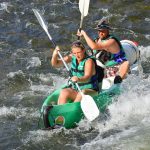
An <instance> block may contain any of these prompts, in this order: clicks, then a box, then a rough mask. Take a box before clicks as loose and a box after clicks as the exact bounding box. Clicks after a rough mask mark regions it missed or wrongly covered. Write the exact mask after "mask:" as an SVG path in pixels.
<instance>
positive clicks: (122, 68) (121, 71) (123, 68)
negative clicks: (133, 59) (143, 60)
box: [119, 61, 129, 79]
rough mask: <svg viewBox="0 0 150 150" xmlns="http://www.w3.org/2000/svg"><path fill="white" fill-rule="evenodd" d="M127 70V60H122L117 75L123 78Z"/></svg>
mask: <svg viewBox="0 0 150 150" xmlns="http://www.w3.org/2000/svg"><path fill="white" fill-rule="evenodd" d="M128 71H129V61H124V62H123V63H122V64H121V65H120V68H119V75H120V77H121V78H122V79H124V78H125V77H126V75H127V73H128Z"/></svg>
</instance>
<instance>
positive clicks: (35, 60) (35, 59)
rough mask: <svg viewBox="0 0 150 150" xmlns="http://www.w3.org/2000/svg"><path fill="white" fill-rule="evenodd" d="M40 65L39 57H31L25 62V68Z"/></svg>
mask: <svg viewBox="0 0 150 150" xmlns="http://www.w3.org/2000/svg"><path fill="white" fill-rule="evenodd" d="M40 66H41V60H40V58H39V57H32V58H31V59H30V60H29V61H28V63H27V67H26V68H27V69H29V68H33V67H40Z"/></svg>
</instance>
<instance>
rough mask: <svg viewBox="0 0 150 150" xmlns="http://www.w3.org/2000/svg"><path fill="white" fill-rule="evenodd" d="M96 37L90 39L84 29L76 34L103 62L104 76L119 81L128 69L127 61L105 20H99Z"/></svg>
mask: <svg viewBox="0 0 150 150" xmlns="http://www.w3.org/2000/svg"><path fill="white" fill-rule="evenodd" d="M95 29H96V30H97V31H98V38H97V39H96V40H92V39H91V38H90V37H89V36H88V35H87V33H86V32H85V31H84V30H81V31H78V32H77V35H78V36H83V37H84V39H85V40H86V42H87V44H88V46H89V47H90V48H91V49H92V50H94V51H93V52H95V51H96V53H95V56H96V58H97V59H98V60H99V61H100V62H102V64H104V67H105V68H106V69H105V70H106V76H105V77H110V76H114V75H115V78H114V83H115V84H116V83H121V82H122V79H124V78H125V77H126V75H127V73H128V71H129V61H128V60H127V58H126V56H125V52H124V50H123V47H122V45H121V43H120V41H119V40H118V38H117V37H115V36H114V35H111V34H110V30H111V27H110V25H109V24H108V22H107V21H106V20H101V21H100V22H99V23H98V25H97V27H96V28H95Z"/></svg>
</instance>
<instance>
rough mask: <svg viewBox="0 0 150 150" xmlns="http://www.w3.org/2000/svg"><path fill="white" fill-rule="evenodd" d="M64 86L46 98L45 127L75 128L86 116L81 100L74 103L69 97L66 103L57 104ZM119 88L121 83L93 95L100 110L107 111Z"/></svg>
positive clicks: (44, 110) (43, 110)
mask: <svg viewBox="0 0 150 150" xmlns="http://www.w3.org/2000/svg"><path fill="white" fill-rule="evenodd" d="M63 87H64V86H63ZM63 87H62V88H63ZM62 88H60V89H57V90H56V91H54V92H53V93H52V94H50V95H49V96H48V97H47V98H46V99H45V100H44V103H43V105H42V108H41V113H42V114H43V123H44V128H56V127H59V126H64V127H65V128H67V129H69V128H74V127H76V126H77V124H78V123H79V122H80V121H81V119H83V118H84V114H83V112H82V109H81V106H80V102H75V103H74V102H71V100H69V99H68V102H67V103H66V104H63V105H57V100H58V97H59V94H60V91H61V89H62ZM118 89H119V85H113V86H112V88H110V89H109V90H104V91H102V92H100V93H99V95H97V96H95V97H93V99H94V100H95V102H96V104H97V106H98V108H99V109H100V112H102V113H103V112H104V111H105V109H106V108H107V106H108V105H109V104H110V103H111V102H112V96H113V95H114V94H115V95H116V94H117V93H118V92H119V90H118Z"/></svg>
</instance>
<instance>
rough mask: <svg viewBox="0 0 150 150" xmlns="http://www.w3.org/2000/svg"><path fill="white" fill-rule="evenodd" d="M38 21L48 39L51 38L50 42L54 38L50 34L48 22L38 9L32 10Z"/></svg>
mask: <svg viewBox="0 0 150 150" xmlns="http://www.w3.org/2000/svg"><path fill="white" fill-rule="evenodd" d="M32 10H33V12H34V14H35V16H36V18H37V20H38V21H39V23H40V25H41V27H42V28H43V29H44V30H45V32H46V33H47V35H48V37H49V38H50V40H52V37H51V36H50V34H49V33H48V27H47V25H46V22H45V21H44V18H43V17H42V15H41V14H40V13H39V12H38V10H36V9H32Z"/></svg>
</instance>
